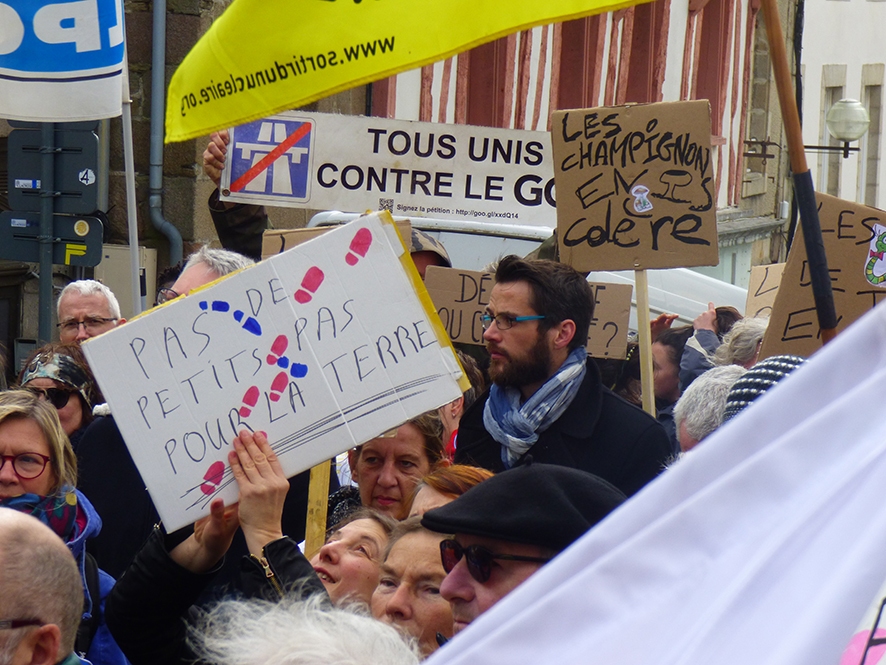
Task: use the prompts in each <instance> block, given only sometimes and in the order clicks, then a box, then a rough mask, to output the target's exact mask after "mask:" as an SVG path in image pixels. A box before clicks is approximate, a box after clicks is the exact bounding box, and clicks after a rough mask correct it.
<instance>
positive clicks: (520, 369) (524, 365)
mask: <svg viewBox="0 0 886 665" xmlns="http://www.w3.org/2000/svg"><path fill="white" fill-rule="evenodd" d="M546 341H547V339H546V337H545V336H544V335H542V334H541V333H539V334H538V337H537V338H536V341H535V344H534V345H533V346H532V348H531V349H530V350H529V355H528V357H527V358H525V359H523V360H514V359H513V357H512V356H511V355H510V354H508V355H507V357H506V358H505V359H502V360H493V361H492V362H491V363H490V364H489V377H490V378H491V379H492V381H493V383H495V384H496V385H497V386H500V387H502V388H520V387H522V386H525V385H529V384H533V383H544V382H545V381H547V380H548V378H549V376H548V375H549V373H550V369H551V349H550V347H549V346H548V345H547V343H546ZM498 351H499V353H503V351H502V350H501V349H498Z"/></svg>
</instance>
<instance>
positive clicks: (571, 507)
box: [421, 464, 625, 552]
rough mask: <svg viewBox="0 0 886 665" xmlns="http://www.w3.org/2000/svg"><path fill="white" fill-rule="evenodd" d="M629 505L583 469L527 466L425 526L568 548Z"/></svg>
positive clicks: (426, 519) (437, 512) (439, 512)
mask: <svg viewBox="0 0 886 665" xmlns="http://www.w3.org/2000/svg"><path fill="white" fill-rule="evenodd" d="M624 500H625V495H624V494H623V493H622V492H621V491H619V490H618V489H617V488H616V487H614V486H612V485H610V484H609V483H608V482H606V481H605V480H603V479H602V478H599V477H598V476H595V475H593V474H590V473H587V472H585V471H579V470H578V469H571V468H568V467H565V466H556V465H553V464H527V465H524V466H519V467H516V468H514V469H510V470H508V471H502V472H501V473H499V474H497V475H495V476H493V477H492V478H489V479H488V480H484V481H483V482H482V483H480V484H479V485H475V486H474V487H472V488H471V489H469V490H468V491H467V492H465V493H464V494H463V495H461V496H460V497H458V498H457V499H455V500H454V501H452V502H450V503H448V504H446V505H445V506H441V507H440V508H435V509H434V510H429V511H428V512H426V513H425V514H424V516H423V517H422V520H421V524H422V526H423V527H425V528H426V529H430V530H431V531H436V532H438V533H452V534H455V533H463V534H467V535H471V536H481V537H484V538H494V539H496V540H504V541H507V542H512V543H523V544H528V545H539V546H541V547H547V548H550V549H553V550H555V551H558V552H559V551H560V550H564V549H566V548H567V547H568V546H569V545H571V544H572V543H573V542H575V541H576V540H578V538H580V537H581V536H582V535H583V534H584V533H585V532H586V531H587V530H588V529H590V528H591V527H592V526H594V525H595V524H596V523H597V522H599V521H600V520H602V519H603V518H604V517H606V516H607V515H608V514H609V513H610V512H611V511H612V510H613V509H614V508H616V507H618V506H619V505H620V504H621V503H622V502H623V501H624Z"/></svg>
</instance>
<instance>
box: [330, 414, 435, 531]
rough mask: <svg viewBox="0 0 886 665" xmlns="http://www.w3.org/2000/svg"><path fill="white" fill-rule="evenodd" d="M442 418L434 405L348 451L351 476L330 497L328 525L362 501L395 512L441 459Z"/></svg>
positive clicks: (398, 510) (396, 514) (344, 516)
mask: <svg viewBox="0 0 886 665" xmlns="http://www.w3.org/2000/svg"><path fill="white" fill-rule="evenodd" d="M442 437H443V424H442V423H441V422H440V418H439V416H438V415H437V413H436V411H429V412H427V413H423V414H422V415H420V416H418V417H416V418H413V419H412V420H410V421H408V422H406V423H403V424H402V425H400V427H398V428H397V429H396V431H395V432H394V433H393V434H392V435H387V436H379V437H376V438H375V439H370V440H369V441H367V442H366V443H364V444H363V445H360V446H357V447H356V448H354V449H353V450H350V451H349V452H348V465H349V466H350V474H351V478H353V480H354V481H355V482H356V483H357V487H354V486H346V487H343V488H341V489H340V490H338V491H336V492H335V493H333V494H332V495H331V496H330V497H329V510H328V512H327V527H331V526H333V525H335V524H338V523H339V522H341V521H342V520H344V519H345V518H346V517H347V516H348V515H349V514H350V513H351V512H353V511H354V510H357V509H359V508H360V506H364V507H366V508H374V509H375V510H377V511H379V512H380V513H384V514H385V515H390V516H391V517H394V518H397V517H399V516H400V514H401V513H402V510H403V506H404V505H405V504H406V502H407V500H408V499H409V496H410V495H411V494H412V490H413V489H414V488H415V486H416V485H417V484H418V481H419V480H421V478H422V476H424V475H426V474H427V473H428V472H430V471H431V469H432V468H433V467H434V466H435V465H436V464H437V463H438V462H440V460H442V459H443V438H442Z"/></svg>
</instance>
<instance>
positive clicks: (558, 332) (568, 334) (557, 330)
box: [551, 319, 575, 350]
mask: <svg viewBox="0 0 886 665" xmlns="http://www.w3.org/2000/svg"><path fill="white" fill-rule="evenodd" d="M551 330H552V331H553V332H554V338H553V343H554V348H555V349H558V350H559V349H564V348H567V347H568V346H569V344H570V343H571V342H572V338H573V337H575V321H573V320H572V319H564V320H563V321H561V322H560V323H558V324H557V325H556V326H554V327H553V328H551Z"/></svg>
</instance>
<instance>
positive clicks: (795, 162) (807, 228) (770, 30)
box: [761, 0, 837, 344]
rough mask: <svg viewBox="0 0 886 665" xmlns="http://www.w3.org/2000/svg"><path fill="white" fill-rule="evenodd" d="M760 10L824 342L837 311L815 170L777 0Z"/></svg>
mask: <svg viewBox="0 0 886 665" xmlns="http://www.w3.org/2000/svg"><path fill="white" fill-rule="evenodd" d="M761 11H762V12H763V19H764V20H765V22H766V38H767V40H768V41H769V58H770V60H771V61H772V71H773V74H774V78H775V86H776V88H777V89H778V101H779V105H780V106H781V117H782V119H783V120H784V128H785V137H786V138H787V142H788V153H789V154H790V157H791V170H792V171H793V172H794V193H795V194H796V197H797V207H798V208H799V209H800V222H801V223H802V225H803V242H804V244H805V246H806V259H807V261H808V262H809V277H810V281H811V282H812V295H813V297H814V298H815V309H816V312H817V314H818V325H819V328H821V341H822V344H824V343H826V342H828V341H829V340H831V339H833V337H834V335H836V328H837V312H836V309H835V308H834V293H833V291H832V290H831V274H830V272H829V271H828V261H827V256H826V255H825V251H824V241H823V240H822V237H821V224H820V222H819V220H818V206H817V205H816V201H815V189H814V187H813V185H812V174H811V173H810V172H809V167H808V166H807V165H806V153H805V149H804V147H803V130H802V128H801V127H800V114H799V112H798V111H797V102H796V100H795V99H794V85H793V82H792V80H791V73H790V68H789V66H788V56H787V51H786V50H785V46H784V33H783V32H782V29H781V18H780V17H779V15H778V6H777V5H776V0H762V5H761Z"/></svg>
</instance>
